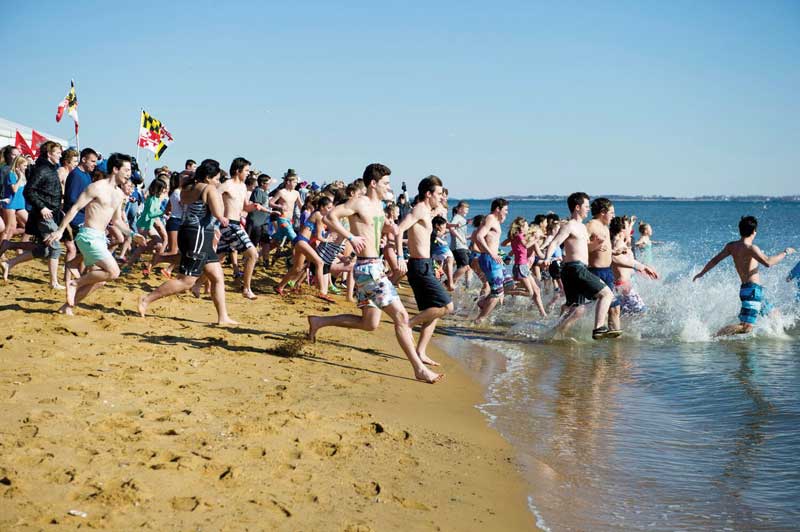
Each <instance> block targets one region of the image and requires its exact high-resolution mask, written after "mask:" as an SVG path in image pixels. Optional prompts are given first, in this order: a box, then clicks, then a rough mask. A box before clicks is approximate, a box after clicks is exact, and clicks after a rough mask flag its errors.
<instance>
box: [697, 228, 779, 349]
mask: <svg viewBox="0 0 800 532" xmlns="http://www.w3.org/2000/svg"><path fill="white" fill-rule="evenodd" d="M739 234H740V235H741V237H742V238H740V239H739V240H734V241H733V242H728V243H727V244H725V247H723V248H722V251H720V252H719V253H717V255H716V256H714V258H712V259H711V260H710V261H708V264H706V265H705V267H704V268H703V270H702V271H701V272H700V273H698V274H697V275H695V276H694V279H692V281H696V280H698V279H699V278H701V277H702V276H704V275H705V274H706V273H708V272H709V271H710V270H711V269H712V268H714V266H716V265H717V264H719V263H720V262H721V261H722V260H723V259H724V258H726V257H727V256H728V255H730V256H731V257H732V258H733V264H734V265H735V266H736V273H738V274H739V279H741V281H742V286H741V287H740V288H739V300H740V301H741V302H742V309H741V311H739V323H738V324H736V325H728V326H727V327H723V328H722V329H720V330H719V331H717V334H715V336H728V335H731V334H744V333H747V332H750V331H751V330H753V325H755V323H756V320H757V319H758V316H766V315H767V314H769V313H770V311H771V310H772V308H773V307H772V305H770V304H769V302H767V300H766V299H764V289H763V287H762V286H761V276H760V275H759V273H758V265H759V264H761V265H762V266H764V267H765V268H769V267H770V266H775V265H776V264H778V263H779V262H780V261H782V260H783V259H785V258H786V257H787V256H788V255H791V254H792V253H794V252H795V250H794V248H786V249H785V250H783V251H781V252H780V253H778V254H777V255H773V256H771V257H768V256H766V255H765V254H764V252H763V251H761V249H759V247H758V246H756V245H755V244H753V240H755V238H756V234H758V220H756V218H755V217H754V216H742V219H741V220H739Z"/></svg>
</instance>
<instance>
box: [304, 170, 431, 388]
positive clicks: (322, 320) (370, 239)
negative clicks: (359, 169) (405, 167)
mask: <svg viewBox="0 0 800 532" xmlns="http://www.w3.org/2000/svg"><path fill="white" fill-rule="evenodd" d="M391 173H392V172H391V170H389V168H387V167H386V166H384V165H382V164H378V163H373V164H370V165H368V166H367V167H366V169H365V170H364V177H363V179H364V185H365V186H366V187H367V194H366V195H365V196H360V197H359V196H354V197H352V198H350V199H349V200H348V201H347V202H345V203H342V204H340V205H337V206H336V207H334V208H333V210H331V211H330V212H329V213H328V214H327V215H326V216H325V223H326V224H327V225H328V228H329V229H331V230H332V231H335V232H337V233H339V234H340V235H342V236H343V237H344V238H346V239H347V240H348V241H350V243H351V244H352V246H353V249H355V251H356V253H357V254H358V258H357V259H356V264H355V266H354V268H353V276H354V277H355V281H356V293H357V298H358V306H359V307H360V308H361V316H356V315H354V314H340V315H338V316H309V317H308V338H309V340H311V341H314V340H315V339H316V335H317V331H319V330H320V329H321V328H323V327H345V328H348V329H361V330H363V331H374V330H375V329H377V328H378V325H380V322H381V310H383V311H385V312H386V313H387V314H388V315H389V317H391V318H392V321H393V322H394V332H395V336H397V341H398V343H399V344H400V347H401V348H402V349H403V352H404V353H405V355H406V357H408V360H409V362H411V366H412V367H413V368H414V377H416V379H417V380H420V381H423V382H428V383H431V384H433V383H435V382H438V381H439V380H441V379H442V377H444V374H438V373H436V372H434V371H431V370H430V369H428V368H426V367H425V364H424V363H423V361H422V360H421V359H420V356H419V354H418V353H417V351H416V349H415V347H414V336H413V335H412V334H411V327H409V325H408V313H407V312H406V309H405V307H403V303H402V302H401V301H400V297H399V296H398V295H397V291H396V290H395V288H394V285H392V283H391V281H389V279H388V277H386V273H385V272H384V268H383V260H381V258H380V257H378V246H379V245H380V240H381V234H382V233H383V231H384V227H383V225H384V218H385V215H384V212H383V206H382V204H381V199H383V198H385V197H386V196H387V193H389V192H390V191H391V187H390V185H389V175H390V174H391ZM340 218H348V219H349V222H350V230H349V231H348V230H347V229H346V228H345V227H344V226H343V225H342V223H341V221H340V220H339V219H340ZM397 240H399V239H396V241H397ZM398 247H399V246H398ZM400 257H402V250H399V252H398V262H399V267H400V268H401V269H403V270H404V269H405V268H406V266H405V260H404V259H402V258H400Z"/></svg>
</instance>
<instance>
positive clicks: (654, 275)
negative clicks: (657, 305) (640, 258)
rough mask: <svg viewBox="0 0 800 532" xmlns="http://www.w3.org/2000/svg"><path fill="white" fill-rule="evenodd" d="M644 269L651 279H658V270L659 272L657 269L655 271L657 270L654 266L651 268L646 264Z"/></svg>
mask: <svg viewBox="0 0 800 532" xmlns="http://www.w3.org/2000/svg"><path fill="white" fill-rule="evenodd" d="M642 271H643V272H644V273H645V275H647V276H648V277H649V278H651V279H653V280H655V279H658V272H657V271H655V270H654V269H653V268H651V267H650V266H648V265H647V264H645V265H644V267H643V268H642Z"/></svg>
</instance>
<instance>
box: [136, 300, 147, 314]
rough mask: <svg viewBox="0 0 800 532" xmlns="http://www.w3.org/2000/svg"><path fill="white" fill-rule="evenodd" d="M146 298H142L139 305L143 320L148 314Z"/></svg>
mask: <svg viewBox="0 0 800 532" xmlns="http://www.w3.org/2000/svg"><path fill="white" fill-rule="evenodd" d="M146 297H147V296H142V297H140V298H139V305H138V308H139V316H141V317H143V318H144V317H145V314H147V303H146V302H145V298H146Z"/></svg>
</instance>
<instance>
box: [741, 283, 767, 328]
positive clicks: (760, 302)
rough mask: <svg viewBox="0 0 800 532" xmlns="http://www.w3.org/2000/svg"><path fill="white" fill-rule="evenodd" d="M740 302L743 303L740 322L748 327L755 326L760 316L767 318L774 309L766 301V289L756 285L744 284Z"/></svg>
mask: <svg viewBox="0 0 800 532" xmlns="http://www.w3.org/2000/svg"><path fill="white" fill-rule="evenodd" d="M739 300H740V301H741V302H742V309H741V310H740V311H739V321H740V322H742V323H747V324H748V325H754V324H755V323H756V320H757V319H758V317H759V316H766V315H767V314H769V313H770V312H771V311H772V309H773V308H774V307H773V306H772V305H771V304H770V303H769V302H768V301H767V300H766V299H764V288H763V287H762V286H761V285H760V284H756V283H744V284H743V285H742V286H741V288H739Z"/></svg>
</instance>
